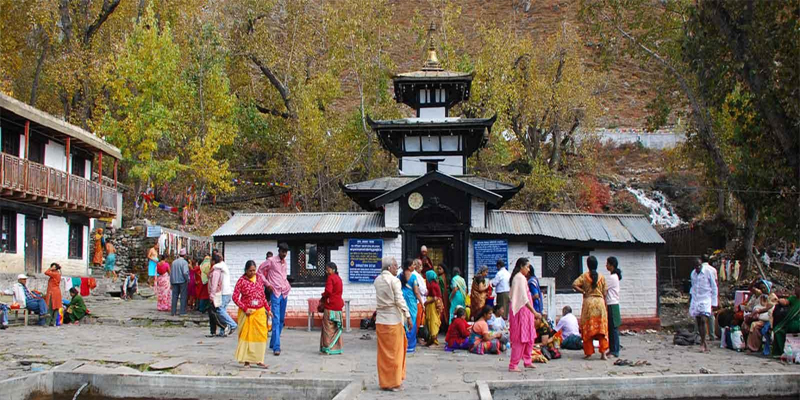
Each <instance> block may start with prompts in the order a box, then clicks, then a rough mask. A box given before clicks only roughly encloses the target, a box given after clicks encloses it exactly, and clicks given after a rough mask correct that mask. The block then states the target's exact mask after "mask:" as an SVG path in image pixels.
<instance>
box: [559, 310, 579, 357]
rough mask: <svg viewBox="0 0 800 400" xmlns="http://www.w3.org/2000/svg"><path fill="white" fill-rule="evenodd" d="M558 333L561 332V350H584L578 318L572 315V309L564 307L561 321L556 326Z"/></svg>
mask: <svg viewBox="0 0 800 400" xmlns="http://www.w3.org/2000/svg"><path fill="white" fill-rule="evenodd" d="M556 331H561V348H563V349H569V350H583V339H581V332H580V328H579V326H578V318H575V316H574V315H572V307H570V306H564V309H563V310H561V319H559V320H558V324H556Z"/></svg>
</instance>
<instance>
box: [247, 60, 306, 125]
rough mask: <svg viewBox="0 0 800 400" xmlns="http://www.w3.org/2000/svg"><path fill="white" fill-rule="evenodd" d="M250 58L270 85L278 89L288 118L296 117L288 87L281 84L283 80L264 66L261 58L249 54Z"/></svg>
mask: <svg viewBox="0 0 800 400" xmlns="http://www.w3.org/2000/svg"><path fill="white" fill-rule="evenodd" d="M250 60H251V61H252V62H253V63H254V64H255V65H256V66H258V69H259V70H261V73H262V74H264V76H266V77H267V79H268V80H269V82H270V83H271V84H272V86H273V87H274V88H275V89H276V90H277V91H278V93H279V94H280V96H281V99H283V105H284V106H285V107H286V110H287V112H288V114H289V117H290V118H297V113H296V112H295V110H294V102H292V97H291V94H290V93H289V88H288V87H286V85H284V84H283V82H281V81H280V79H278V77H277V76H276V75H275V73H274V72H272V70H271V69H270V68H269V67H268V66H266V65H265V64H264V63H263V62H261V60H259V59H258V57H256V56H255V55H250Z"/></svg>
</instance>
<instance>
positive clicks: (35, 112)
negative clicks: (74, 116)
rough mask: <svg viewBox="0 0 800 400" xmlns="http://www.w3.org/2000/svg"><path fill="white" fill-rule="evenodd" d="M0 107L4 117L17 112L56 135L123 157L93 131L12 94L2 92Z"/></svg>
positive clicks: (112, 155) (118, 157)
mask: <svg viewBox="0 0 800 400" xmlns="http://www.w3.org/2000/svg"><path fill="white" fill-rule="evenodd" d="M0 108H2V109H3V116H4V117H7V116H8V115H7V114H6V112H9V113H12V114H15V115H17V116H18V117H20V118H23V119H26V120H28V121H31V122H32V123H35V124H38V125H41V126H42V127H44V128H46V129H48V130H51V131H53V133H55V134H56V135H55V136H59V135H65V136H68V137H71V138H73V139H76V140H77V141H79V142H82V143H84V144H85V145H86V146H87V147H90V148H94V149H97V150H100V151H102V152H103V153H105V154H108V155H110V156H111V157H114V158H116V159H122V153H121V152H120V151H119V149H118V148H116V147H115V146H113V145H111V144H110V143H108V142H106V141H105V140H103V139H101V138H100V137H98V136H96V135H94V134H93V133H91V132H89V131H86V130H84V129H83V128H80V127H77V126H75V125H72V124H70V123H68V122H66V121H64V120H61V119H59V118H56V117H55V116H53V115H50V114H48V113H46V112H44V111H42V110H39V109H37V108H34V107H32V106H30V105H28V104H25V103H23V102H21V101H19V100H17V99H15V98H13V97H11V96H8V95H5V94H3V93H0ZM73 145H75V146H76V147H79V146H78V145H79V143H73Z"/></svg>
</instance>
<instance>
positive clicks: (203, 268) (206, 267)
mask: <svg viewBox="0 0 800 400" xmlns="http://www.w3.org/2000/svg"><path fill="white" fill-rule="evenodd" d="M209 272H211V256H205V258H203V262H202V263H200V280H201V281H202V282H203V285H205V284H207V283H208V273H209Z"/></svg>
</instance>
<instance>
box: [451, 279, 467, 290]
mask: <svg viewBox="0 0 800 400" xmlns="http://www.w3.org/2000/svg"><path fill="white" fill-rule="evenodd" d="M453 289H457V290H460V291H461V292H462V293H463V294H464V295H466V294H467V282H465V281H464V278H462V277H461V275H453Z"/></svg>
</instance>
